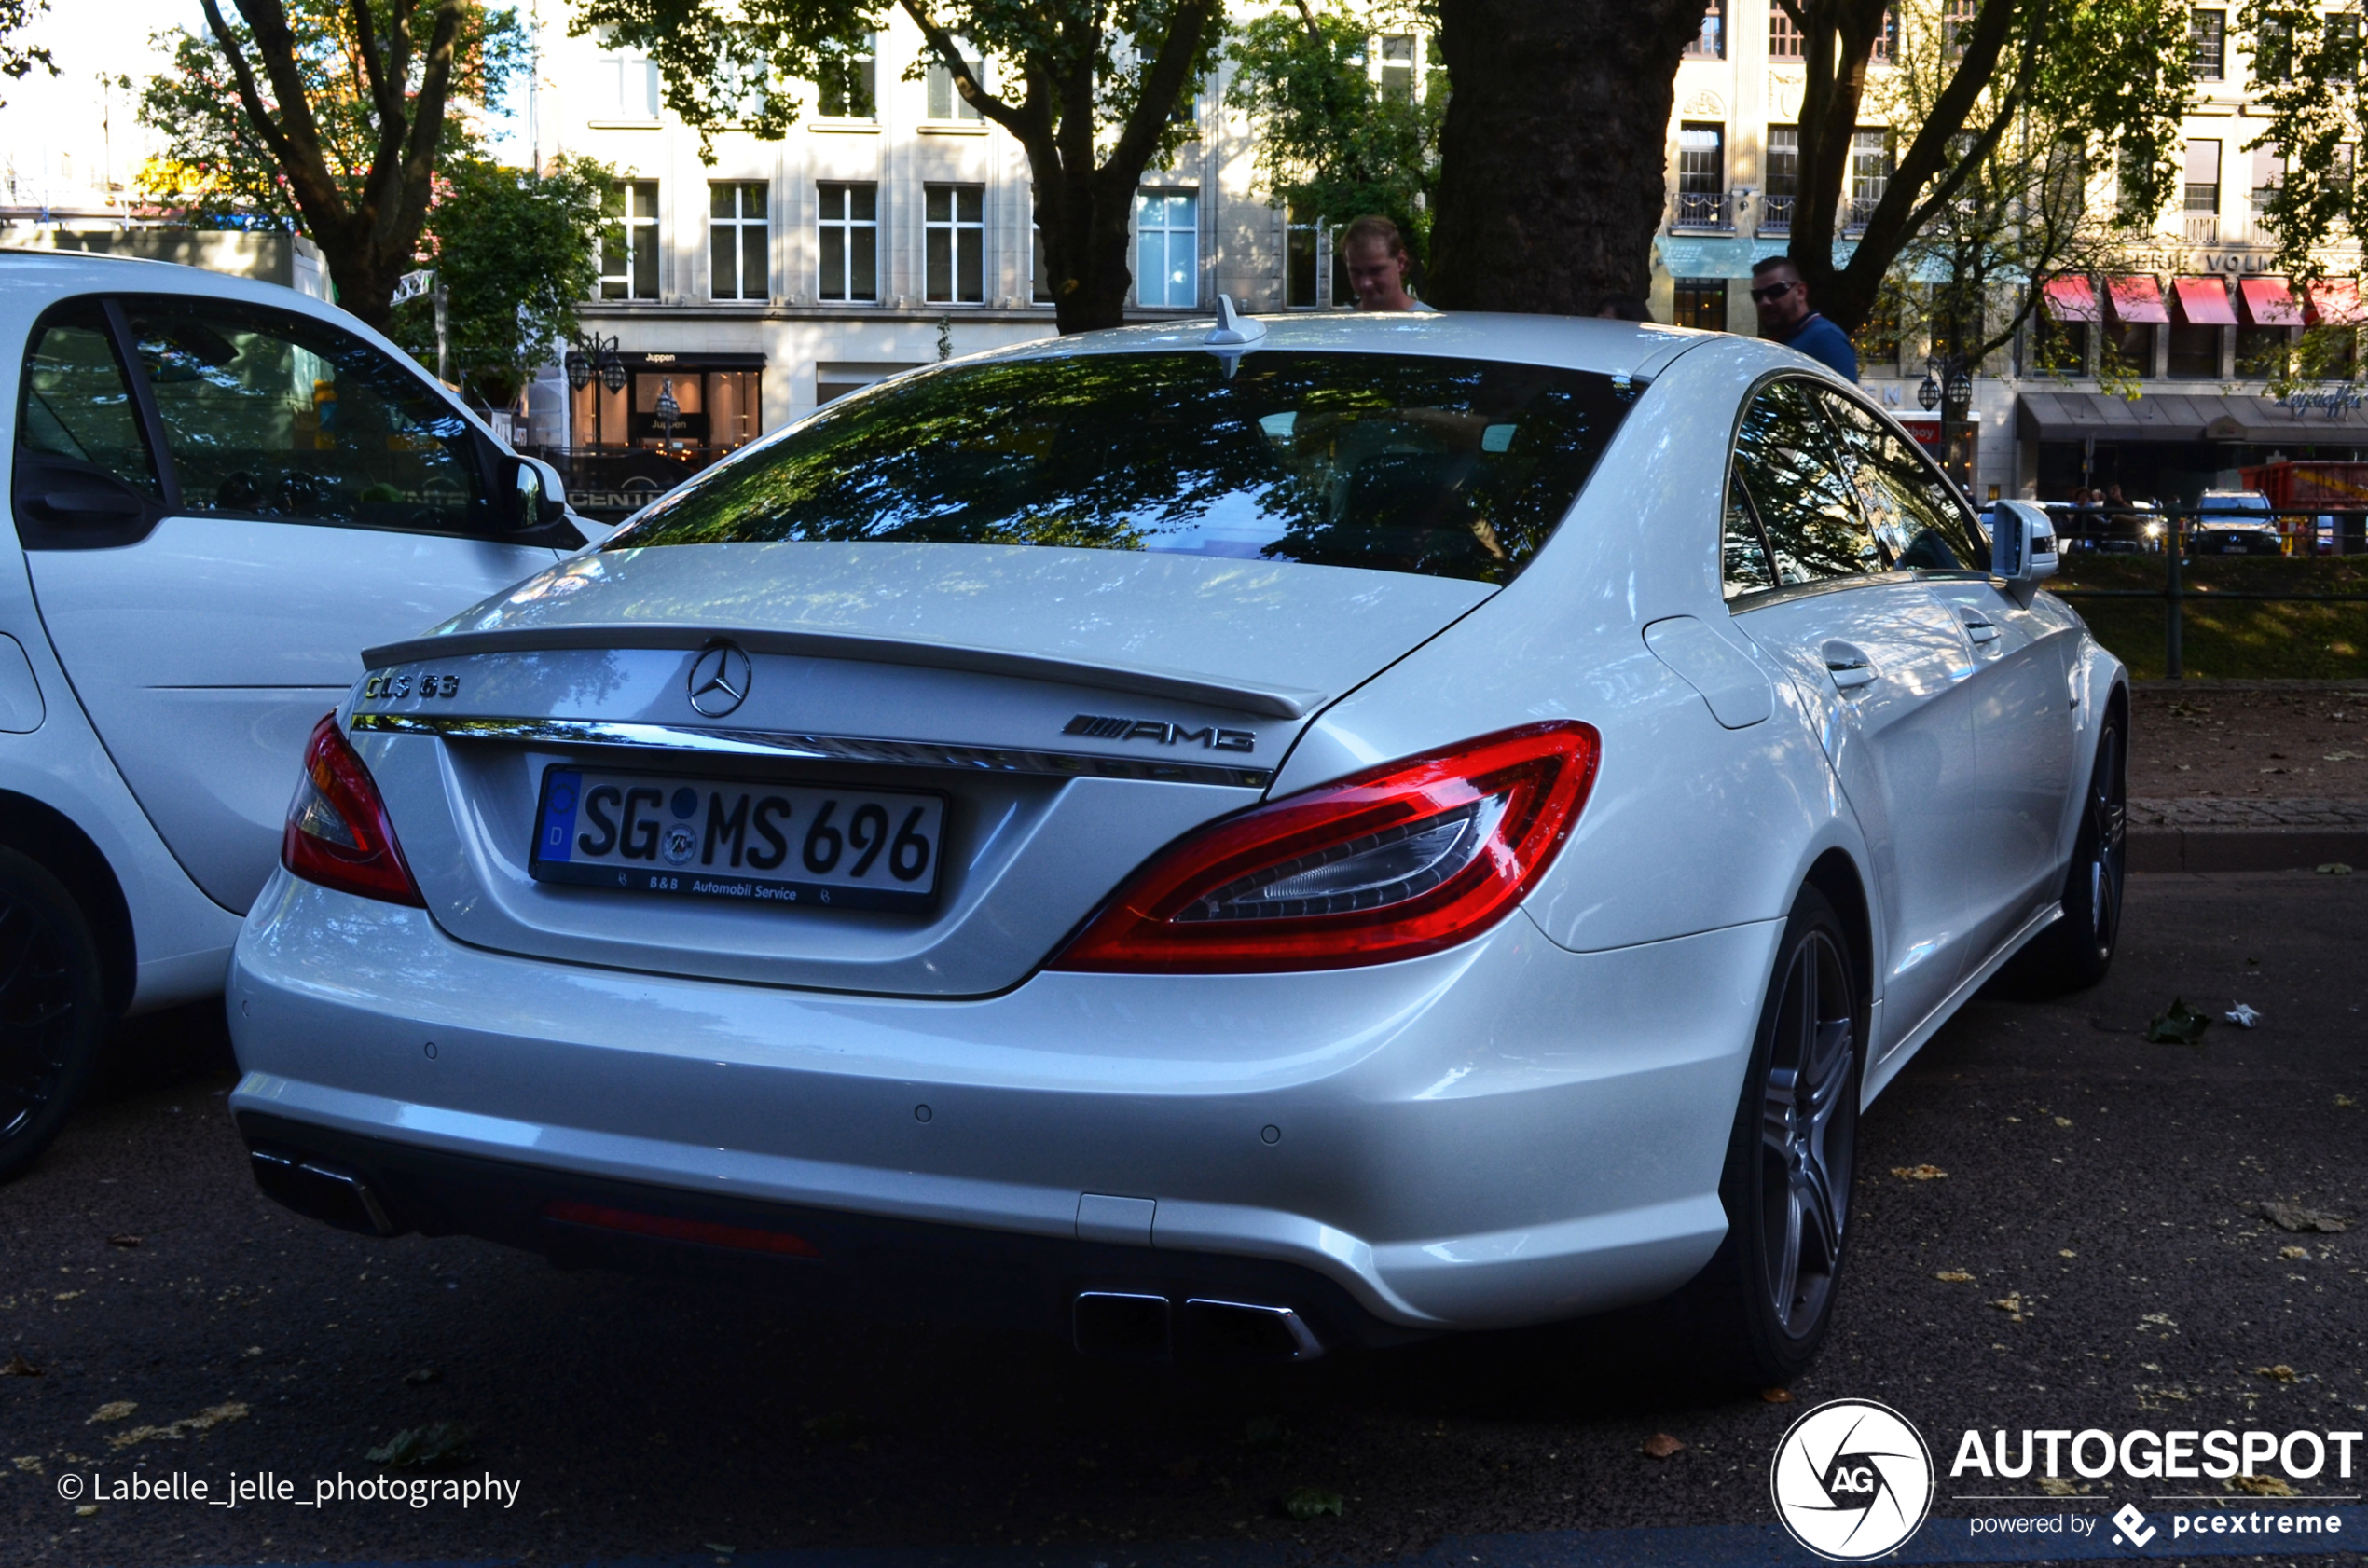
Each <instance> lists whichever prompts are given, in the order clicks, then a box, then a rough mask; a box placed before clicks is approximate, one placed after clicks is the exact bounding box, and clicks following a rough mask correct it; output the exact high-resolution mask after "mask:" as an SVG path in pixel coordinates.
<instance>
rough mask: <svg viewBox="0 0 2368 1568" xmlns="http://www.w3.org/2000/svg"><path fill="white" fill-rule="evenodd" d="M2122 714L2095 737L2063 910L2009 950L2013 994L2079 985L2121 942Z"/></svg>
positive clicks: (2096, 977)
mask: <svg viewBox="0 0 2368 1568" xmlns="http://www.w3.org/2000/svg"><path fill="white" fill-rule="evenodd" d="M2124 734H2125V732H2124V730H2123V728H2122V721H2121V717H2120V715H2118V714H2115V715H2114V716H2113V718H2111V719H2109V720H2107V721H2106V723H2105V727H2104V729H2103V731H2102V732H2101V733H2100V734H2099V735H2098V736H2097V763H2096V766H2095V767H2093V768H2091V769H2090V770H2089V775H2088V792H2087V794H2086V797H2085V798H2084V799H2083V802H2082V805H2081V814H2080V832H2079V835H2078V836H2077V837H2076V838H2075V839H2074V840H2073V841H2072V865H2071V866H2070V867H2069V868H2068V869H2067V870H2066V871H2065V873H2064V917H2063V918H2062V919H2061V920H2058V921H2057V922H2056V923H2055V924H2054V925H2052V926H2050V927H2048V928H2046V929H2045V930H2044V931H2042V932H2040V933H2039V934H2038V935H2037V936H2035V937H2033V938H2032V939H2031V942H2030V944H2029V945H2027V946H2026V947H2024V949H2023V950H2022V951H2021V952H2020V953H2017V954H2016V955H2015V956H2014V958H2013V960H2012V961H2011V962H2010V963H2009V964H2008V965H2007V966H2006V969H2005V970H2004V972H2003V976H2002V978H2003V979H2004V980H2005V981H2006V983H2007V988H2008V989H2009V990H2010V991H2012V992H2013V993H2014V994H2016V995H2017V996H2021V997H2034V998H2035V997H2058V996H2062V995H2064V994H2065V993H2066V992H2070V991H2086V989H2088V988H2089V987H2090V986H2092V985H2094V984H2096V983H2098V982H2100V981H2101V980H2103V979H2104V978H2105V971H2106V970H2110V969H2112V968H2113V949H2114V947H2115V945H2116V944H2118V943H2119V942H2120V941H2121V905H2122V883H2123V877H2124V873H2125V869H2126V862H2127V859H2128V818H2129V804H2128V790H2129V768H2128V757H2127V747H2126V745H2125V743H2124Z"/></svg>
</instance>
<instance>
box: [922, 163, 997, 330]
mask: <svg viewBox="0 0 2368 1568" xmlns="http://www.w3.org/2000/svg"><path fill="white" fill-rule="evenodd" d="M985 220H986V192H985V190H984V188H983V187H981V186H922V187H921V229H922V236H923V242H924V255H923V267H922V272H923V275H924V276H923V283H924V290H923V292H924V295H925V296H926V297H927V298H928V299H929V300H930V301H931V302H932V303H934V304H943V305H983V304H984V303H985V302H986V221H985Z"/></svg>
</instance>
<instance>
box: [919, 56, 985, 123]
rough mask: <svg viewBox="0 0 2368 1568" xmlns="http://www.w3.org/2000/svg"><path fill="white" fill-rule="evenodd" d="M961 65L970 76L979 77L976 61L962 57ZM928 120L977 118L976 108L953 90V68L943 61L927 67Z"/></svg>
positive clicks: (978, 66)
mask: <svg viewBox="0 0 2368 1568" xmlns="http://www.w3.org/2000/svg"><path fill="white" fill-rule="evenodd" d="M962 63H963V64H964V65H967V66H969V67H970V71H971V76H978V75H979V71H980V69H981V67H980V65H979V62H977V61H975V60H972V59H971V58H970V57H968V56H967V55H966V56H964V57H963V60H962ZM978 117H979V112H978V109H977V106H976V105H974V104H972V103H971V101H970V100H969V99H967V98H965V97H963V96H962V95H961V93H959V92H958V91H957V90H956V89H955V87H954V68H953V67H952V66H950V65H948V64H946V63H945V62H943V61H938V62H934V63H933V64H931V65H930V66H929V118H931V119H950V120H975V119H977V118H978Z"/></svg>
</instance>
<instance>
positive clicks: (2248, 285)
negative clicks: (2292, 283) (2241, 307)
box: [2237, 278, 2302, 326]
mask: <svg viewBox="0 0 2368 1568" xmlns="http://www.w3.org/2000/svg"><path fill="white" fill-rule="evenodd" d="M2237 293H2238V294H2240V295H2241V296H2244V301H2245V316H2246V319H2247V320H2249V321H2250V322H2251V323H2252V324H2253V325H2255V326H2300V325H2302V308H2301V307H2300V306H2298V305H2296V304H2295V303H2294V296H2293V294H2292V291H2291V290H2289V289H2288V288H2287V287H2286V280H2285V279H2283V278H2246V279H2244V280H2242V281H2240V282H2238V283H2237Z"/></svg>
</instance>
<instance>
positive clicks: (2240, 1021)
mask: <svg viewBox="0 0 2368 1568" xmlns="http://www.w3.org/2000/svg"><path fill="white" fill-rule="evenodd" d="M2221 1016H2222V1017H2223V1018H2225V1019H2226V1020H2228V1022H2230V1023H2231V1024H2234V1025H2237V1027H2238V1028H2239V1029H2250V1028H2251V1027H2252V1026H2253V1025H2256V1024H2258V1023H2260V1022H2261V1013H2260V1011H2258V1010H2257V1009H2254V1008H2251V1007H2248V1006H2246V1005H2245V1004H2244V1003H2243V1002H2238V1003H2237V1005H2236V1006H2235V1007H2233V1008H2231V1009H2229V1010H2228V1011H2226V1012H2223V1013H2222V1014H2221Z"/></svg>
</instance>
